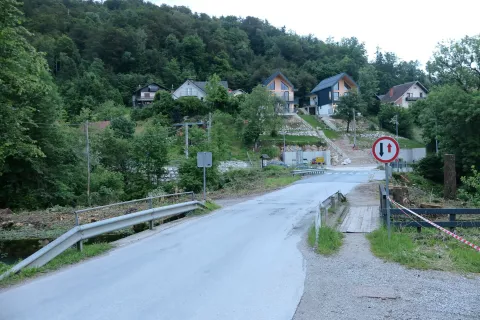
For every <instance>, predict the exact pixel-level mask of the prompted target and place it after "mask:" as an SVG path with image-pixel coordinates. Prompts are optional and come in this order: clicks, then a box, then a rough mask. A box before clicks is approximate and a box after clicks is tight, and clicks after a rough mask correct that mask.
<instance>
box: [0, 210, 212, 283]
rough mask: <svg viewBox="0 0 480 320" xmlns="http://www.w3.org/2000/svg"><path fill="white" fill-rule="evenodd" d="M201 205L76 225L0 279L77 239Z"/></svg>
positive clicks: (42, 262)
mask: <svg viewBox="0 0 480 320" xmlns="http://www.w3.org/2000/svg"><path fill="white" fill-rule="evenodd" d="M201 206H203V205H202V204H201V203H200V202H198V201H189V202H185V203H179V204H174V205H170V206H165V207H160V208H153V209H147V210H143V211H139V212H135V213H132V214H127V215H123V216H120V217H115V218H111V219H107V220H102V221H97V222H93V223H88V224H84V225H79V226H76V227H74V228H72V229H70V230H69V231H67V232H66V233H64V234H63V235H61V236H60V237H59V238H57V239H55V240H54V241H52V242H50V243H49V244H48V245H46V246H45V247H43V248H42V249H40V250H38V251H37V252H35V253H34V254H32V255H31V256H29V257H28V258H26V259H25V260H22V261H21V262H19V263H18V264H16V265H15V266H14V267H13V268H11V269H10V270H9V271H7V272H5V273H4V274H2V275H0V280H1V279H3V278H5V277H6V276H8V275H9V274H12V273H16V272H19V271H20V270H22V269H23V268H27V267H41V266H43V265H45V264H46V263H48V262H49V261H51V260H52V259H53V258H55V257H56V256H58V255H59V254H61V253H62V252H63V251H65V250H67V249H68V248H70V247H71V246H73V245H74V244H75V243H78V242H81V241H82V240H86V239H89V238H92V237H96V236H99V235H101V234H104V233H108V232H112V231H115V230H119V229H123V228H126V227H130V226H133V225H136V224H140V223H145V222H149V221H153V220H156V219H161V218H166V217H170V216H174V215H179V214H184V213H186V212H190V211H193V210H195V209H198V208H199V207H201Z"/></svg>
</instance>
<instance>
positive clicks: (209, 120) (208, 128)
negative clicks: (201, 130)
mask: <svg viewBox="0 0 480 320" xmlns="http://www.w3.org/2000/svg"><path fill="white" fill-rule="evenodd" d="M211 127H212V113H211V112H209V113H208V125H207V132H208V143H210V128H211Z"/></svg>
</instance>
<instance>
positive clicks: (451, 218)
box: [379, 185, 480, 232]
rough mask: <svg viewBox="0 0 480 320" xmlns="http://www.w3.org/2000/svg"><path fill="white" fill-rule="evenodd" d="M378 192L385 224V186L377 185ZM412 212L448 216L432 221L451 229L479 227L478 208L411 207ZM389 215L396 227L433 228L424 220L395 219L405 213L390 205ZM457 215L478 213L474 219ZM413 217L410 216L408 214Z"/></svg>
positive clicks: (419, 230)
mask: <svg viewBox="0 0 480 320" xmlns="http://www.w3.org/2000/svg"><path fill="white" fill-rule="evenodd" d="M379 192H380V214H381V215H382V217H383V219H384V222H385V224H386V223H387V210H386V207H387V197H386V194H385V186H383V185H379ZM410 210H412V211H413V212H415V213H417V214H421V215H444V216H448V221H437V220H435V221H434V222H435V223H436V224H437V225H439V226H441V227H444V228H449V229H450V231H453V230H454V229H455V228H478V227H480V208H413V209H410ZM390 215H391V216H392V220H393V221H392V222H391V224H392V225H393V226H396V227H417V230H418V232H421V230H422V227H426V228H433V226H432V225H431V224H429V223H427V222H425V221H417V220H413V221H395V217H396V216H402V215H403V216H405V213H404V212H402V210H400V209H394V208H393V207H392V206H391V205H390ZM457 215H459V216H465V215H479V216H478V218H479V219H474V220H471V219H470V220H466V219H465V220H463V219H459V220H457ZM409 217H410V218H412V219H413V217H412V216H409Z"/></svg>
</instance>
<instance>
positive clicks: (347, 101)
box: [335, 90, 365, 132]
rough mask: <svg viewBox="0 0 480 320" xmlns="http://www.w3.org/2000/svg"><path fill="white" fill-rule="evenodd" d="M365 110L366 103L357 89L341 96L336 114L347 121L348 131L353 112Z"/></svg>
mask: <svg viewBox="0 0 480 320" xmlns="http://www.w3.org/2000/svg"><path fill="white" fill-rule="evenodd" d="M354 110H355V112H362V113H363V112H364V110H365V103H364V102H363V100H362V98H361V97H360V95H359V94H358V92H357V91H356V90H350V91H349V92H348V94H344V95H343V96H341V97H340V101H339V102H338V107H337V109H336V112H335V116H336V117H338V118H340V119H343V120H345V121H347V132H349V129H350V122H352V120H353V112H354Z"/></svg>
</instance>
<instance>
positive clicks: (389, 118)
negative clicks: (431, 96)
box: [378, 104, 413, 138]
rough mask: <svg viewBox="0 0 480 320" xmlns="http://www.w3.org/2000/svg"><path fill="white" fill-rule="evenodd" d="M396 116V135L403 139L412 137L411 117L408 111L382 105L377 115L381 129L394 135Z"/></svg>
mask: <svg viewBox="0 0 480 320" xmlns="http://www.w3.org/2000/svg"><path fill="white" fill-rule="evenodd" d="M396 115H398V134H399V135H400V136H403V137H407V138H411V137H412V127H413V117H412V115H411V114H410V113H409V111H408V109H405V108H402V107H398V106H394V105H390V104H382V106H381V107H380V112H379V113H378V121H379V123H380V125H381V127H382V128H384V129H387V130H388V131H390V132H391V133H395V131H396V128H395V116H396Z"/></svg>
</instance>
